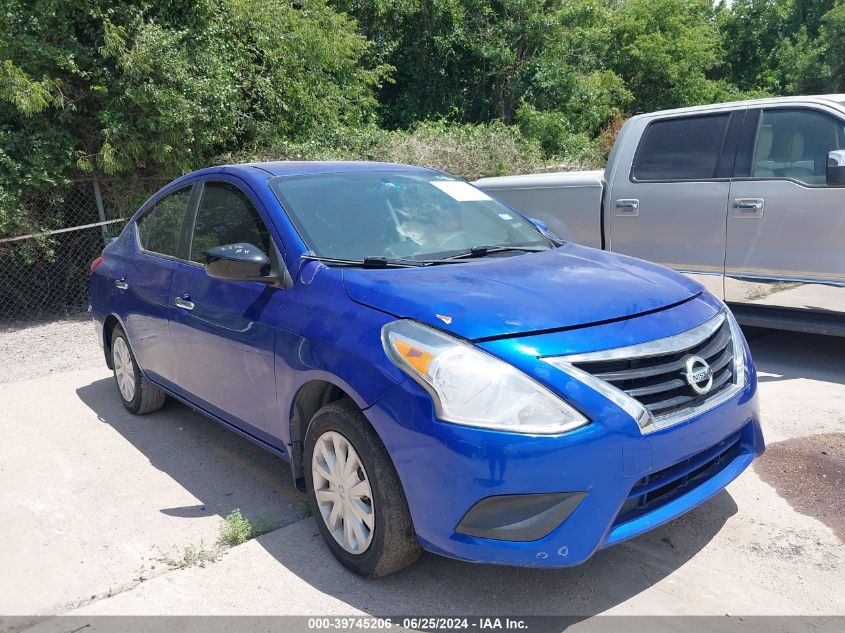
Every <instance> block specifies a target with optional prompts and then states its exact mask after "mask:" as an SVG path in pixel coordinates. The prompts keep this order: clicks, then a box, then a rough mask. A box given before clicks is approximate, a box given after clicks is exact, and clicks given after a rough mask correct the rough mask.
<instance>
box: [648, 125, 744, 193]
mask: <svg viewBox="0 0 845 633" xmlns="http://www.w3.org/2000/svg"><path fill="white" fill-rule="evenodd" d="M729 118H730V115H729V114H716V115H708V116H697V117H688V118H683V119H665V120H662V121H655V122H654V123H651V124H650V125H649V126H648V127H647V128H646V131H645V134H644V135H643V138H642V141H640V146H639V148H638V149H637V155H636V157H635V158H634V168H633V172H632V173H633V177H634V180H708V179H711V178H715V176H716V167H717V166H718V164H719V154H720V153H721V151H722V142H723V140H724V137H725V131H726V129H727V127H728V119H729Z"/></svg>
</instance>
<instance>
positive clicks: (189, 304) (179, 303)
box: [176, 295, 194, 310]
mask: <svg viewBox="0 0 845 633" xmlns="http://www.w3.org/2000/svg"><path fill="white" fill-rule="evenodd" d="M176 307H177V308H182V309H183V310H193V309H194V302H193V301H191V297H190V295H182V296H181V297H176Z"/></svg>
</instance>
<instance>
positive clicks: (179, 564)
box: [158, 541, 222, 569]
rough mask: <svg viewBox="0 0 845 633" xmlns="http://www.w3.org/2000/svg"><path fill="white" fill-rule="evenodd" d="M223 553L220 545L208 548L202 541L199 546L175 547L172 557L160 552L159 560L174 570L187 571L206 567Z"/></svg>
mask: <svg viewBox="0 0 845 633" xmlns="http://www.w3.org/2000/svg"><path fill="white" fill-rule="evenodd" d="M221 553H222V548H221V547H220V545H214V546H213V547H208V546H206V544H205V542H204V541H200V543H199V545H196V546H194V545H188V546H187V547H183V548H182V549H179V548H178V547H175V546H174V548H173V554H172V555H170V554H165V553H164V552H162V551H161V550H159V559H158V560H160V561H161V562H162V563H164V564H165V565H167V566H168V567H171V568H173V569H185V568H186V567H193V566H194V565H197V566H198V567H205V566H206V564H208V563H213V562H215V561H217V559H218V558H220V554H221Z"/></svg>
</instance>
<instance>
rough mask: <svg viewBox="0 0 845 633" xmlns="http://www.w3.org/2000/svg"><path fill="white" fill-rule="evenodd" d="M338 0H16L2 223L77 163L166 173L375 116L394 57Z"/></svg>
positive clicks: (112, 170)
mask: <svg viewBox="0 0 845 633" xmlns="http://www.w3.org/2000/svg"><path fill="white" fill-rule="evenodd" d="M369 47H370V45H369V43H368V42H367V40H366V39H365V38H364V37H362V36H361V35H360V34H358V33H357V31H356V25H355V23H354V22H353V21H352V20H351V19H349V18H348V17H347V16H345V15H342V14H340V13H338V12H336V11H335V10H333V9H332V8H330V7H329V6H327V4H326V3H325V1H324V0H298V2H296V3H291V2H286V1H284V0H199V1H192V0H162V1H155V0H139V1H135V2H132V1H129V0H117V1H115V0H6V2H5V6H4V9H3V11H2V12H0V79H2V88H0V139H2V144H0V165H2V166H3V167H4V169H3V171H2V174H0V209H2V211H0V233H2V234H6V233H9V232H11V231H13V230H17V229H19V228H21V227H24V226H30V225H35V224H40V225H43V224H45V223H46V222H47V220H48V218H44V217H35V216H33V215H32V214H30V215H28V216H27V215H26V214H21V212H20V211H19V209H20V208H21V207H23V208H25V207H26V198H27V196H32V195H34V194H43V193H44V192H48V193H49V192H51V191H53V190H59V189H61V187H62V186H63V185H64V184H66V182H67V178H68V177H69V176H71V175H72V174H74V173H78V172H90V171H97V172H101V173H105V174H120V173H164V174H168V175H173V174H176V173H178V172H181V171H185V170H189V169H192V168H194V167H197V166H201V165H203V164H207V162H208V161H210V160H212V158H213V157H214V156H215V155H216V154H218V153H220V152H223V151H231V150H233V149H237V148H242V147H249V146H251V145H257V144H270V143H272V142H273V141H274V139H278V138H297V137H305V136H308V135H309V134H313V133H314V131H315V130H317V129H320V128H324V127H329V128H330V127H332V126H338V125H351V126H354V125H361V124H364V123H367V122H369V121H372V120H374V116H375V107H376V101H375V97H374V91H375V90H376V89H377V87H378V85H379V84H380V82H381V81H382V80H383V79H384V77H385V74H386V70H387V69H386V67H384V66H375V67H373V66H370V67H368V66H366V65H365V64H364V63H363V58H364V57H365V56H366V55H367V53H368V50H369Z"/></svg>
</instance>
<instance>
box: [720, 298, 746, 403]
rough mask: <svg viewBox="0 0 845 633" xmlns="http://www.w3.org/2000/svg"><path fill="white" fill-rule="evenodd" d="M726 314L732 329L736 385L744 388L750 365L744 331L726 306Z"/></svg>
mask: <svg viewBox="0 0 845 633" xmlns="http://www.w3.org/2000/svg"><path fill="white" fill-rule="evenodd" d="M725 313H726V314H727V316H728V324H729V325H730V327H731V339H732V342H733V348H734V372H733V374H734V376H735V377H736V378H735V380H736V384H737V385H739V386H740V387H744V386H745V385H746V383H747V382H748V370H747V367H748V363H747V362H746V359H745V337H744V336H743V335H742V330H741V329H740V327H739V323H737V322H736V319H735V318H734V315H733V313H732V312H731V309H730V308H728V307H727V306H725Z"/></svg>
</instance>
